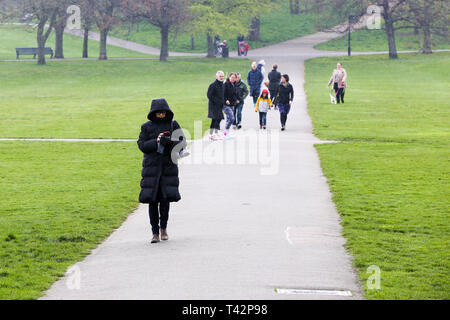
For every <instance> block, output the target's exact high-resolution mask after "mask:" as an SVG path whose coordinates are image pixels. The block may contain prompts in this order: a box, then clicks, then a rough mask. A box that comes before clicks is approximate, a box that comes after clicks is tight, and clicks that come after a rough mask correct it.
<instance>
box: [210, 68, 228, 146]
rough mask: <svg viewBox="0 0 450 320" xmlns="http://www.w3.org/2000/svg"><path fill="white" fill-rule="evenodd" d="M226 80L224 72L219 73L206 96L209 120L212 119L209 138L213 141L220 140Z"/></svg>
mask: <svg viewBox="0 0 450 320" xmlns="http://www.w3.org/2000/svg"><path fill="white" fill-rule="evenodd" d="M224 78H225V74H224V73H223V71H217V73H216V81H214V82H213V83H211V84H210V85H209V88H208V93H207V94H206V95H207V97H208V100H209V103H208V118H210V119H211V126H210V130H209V138H210V139H211V140H217V139H220V136H219V130H220V122H221V121H222V120H223V119H224V117H223V111H222V109H223V101H224V84H223V79H224Z"/></svg>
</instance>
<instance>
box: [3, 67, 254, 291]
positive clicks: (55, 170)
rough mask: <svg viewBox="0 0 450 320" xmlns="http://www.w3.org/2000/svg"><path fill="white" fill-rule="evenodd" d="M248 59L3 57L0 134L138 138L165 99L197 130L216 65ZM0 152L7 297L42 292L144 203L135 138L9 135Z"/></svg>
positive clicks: (183, 122) (185, 125)
mask: <svg viewBox="0 0 450 320" xmlns="http://www.w3.org/2000/svg"><path fill="white" fill-rule="evenodd" d="M248 66H249V62H248V61H246V60H240V59H239V60H232V59H229V60H222V59H220V60H219V59H217V60H216V59H209V60H208V59H193V60H176V61H169V62H167V63H160V62H158V61H106V62H100V61H83V62H78V61H77V62H49V63H48V64H47V65H46V66H38V65H36V64H35V63H33V62H25V63H16V62H0V83H2V86H1V87H0V101H1V104H0V119H1V120H0V137H2V138H8V137H9V138H18V137H27V138H40V137H47V138H131V139H137V137H138V135H139V130H140V125H141V124H142V123H144V122H145V121H147V119H146V117H147V114H148V111H149V108H150V101H151V99H153V98H158V97H165V98H166V99H167V100H168V102H169V104H170V105H171V107H172V109H173V110H174V111H175V115H176V119H177V120H178V121H179V122H180V123H181V125H182V126H183V128H185V129H187V130H190V131H191V132H192V128H193V121H194V120H206V121H207V98H206V90H207V87H208V85H209V83H210V82H212V81H213V80H214V79H215V73H216V71H217V70H218V69H222V70H225V71H240V72H244V71H246V70H247V69H248ZM175 75H176V76H175ZM207 126H209V124H208V123H207V122H204V128H205V129H206V128H207ZM0 159H1V161H0V194H1V200H0V247H1V249H0V299H35V298H38V297H39V296H41V295H42V292H43V291H44V290H46V289H48V288H49V287H50V285H51V284H52V283H53V282H54V281H55V280H57V279H58V278H59V277H61V276H63V274H64V272H65V271H66V269H67V267H69V266H70V265H72V264H74V263H76V262H77V261H80V260H81V259H82V258H83V257H84V256H86V255H87V254H89V252H90V250H91V249H93V248H95V247H96V245H97V244H99V243H100V242H102V241H103V240H104V239H105V238H106V237H107V236H108V235H109V234H110V233H111V232H112V231H113V230H114V229H115V228H117V227H119V226H120V224H121V223H122V222H123V221H124V219H125V218H126V217H127V215H128V214H129V213H130V212H131V211H132V210H133V209H134V208H136V207H137V205H138V194H139V180H140V169H141V162H142V154H141V152H140V151H139V150H138V148H137V145H136V143H134V142H124V143H118V142H112V143H67V142H0Z"/></svg>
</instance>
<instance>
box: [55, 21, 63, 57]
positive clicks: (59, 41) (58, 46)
mask: <svg viewBox="0 0 450 320" xmlns="http://www.w3.org/2000/svg"><path fill="white" fill-rule="evenodd" d="M64 25H65V24H64V23H58V24H57V25H55V39H56V40H55V59H64V28H65V26H64Z"/></svg>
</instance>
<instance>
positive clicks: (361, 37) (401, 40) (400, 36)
mask: <svg viewBox="0 0 450 320" xmlns="http://www.w3.org/2000/svg"><path fill="white" fill-rule="evenodd" d="M395 40H396V46H397V50H399V51H402V50H405V51H406V50H411V51H417V50H419V49H420V48H422V44H423V36H422V35H421V34H420V35H414V33H413V29H402V30H401V31H398V32H397V33H396V37H395ZM351 41H352V43H351V45H352V50H353V51H363V52H364V51H388V50H389V47H388V43H387V36H386V31H385V30H368V29H362V30H359V31H356V32H353V33H352V36H351ZM432 43H433V45H432V49H433V50H436V49H450V39H448V38H447V39H446V38H444V37H439V36H433V37H432ZM347 46H348V37H347V36H346V35H345V36H342V37H341V38H337V39H333V40H331V41H328V42H325V43H321V44H319V45H317V46H316V48H317V49H320V50H332V51H347Z"/></svg>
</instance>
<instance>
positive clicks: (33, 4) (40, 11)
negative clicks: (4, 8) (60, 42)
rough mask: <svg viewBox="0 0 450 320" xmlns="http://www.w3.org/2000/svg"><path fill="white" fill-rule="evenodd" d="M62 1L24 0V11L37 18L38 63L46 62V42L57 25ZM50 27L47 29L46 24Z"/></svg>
mask: <svg viewBox="0 0 450 320" xmlns="http://www.w3.org/2000/svg"><path fill="white" fill-rule="evenodd" d="M59 7H60V2H59V1H58V0H24V2H23V8H22V13H28V14H33V16H34V17H35V18H36V19H37V22H38V24H37V34H36V40H37V45H38V64H40V65H44V64H46V60H45V54H44V49H45V44H46V43H47V39H48V37H49V36H50V34H51V32H52V29H53V27H54V25H55V22H56V18H57V13H58V9H59ZM47 25H48V28H47V29H46V26H47Z"/></svg>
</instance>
